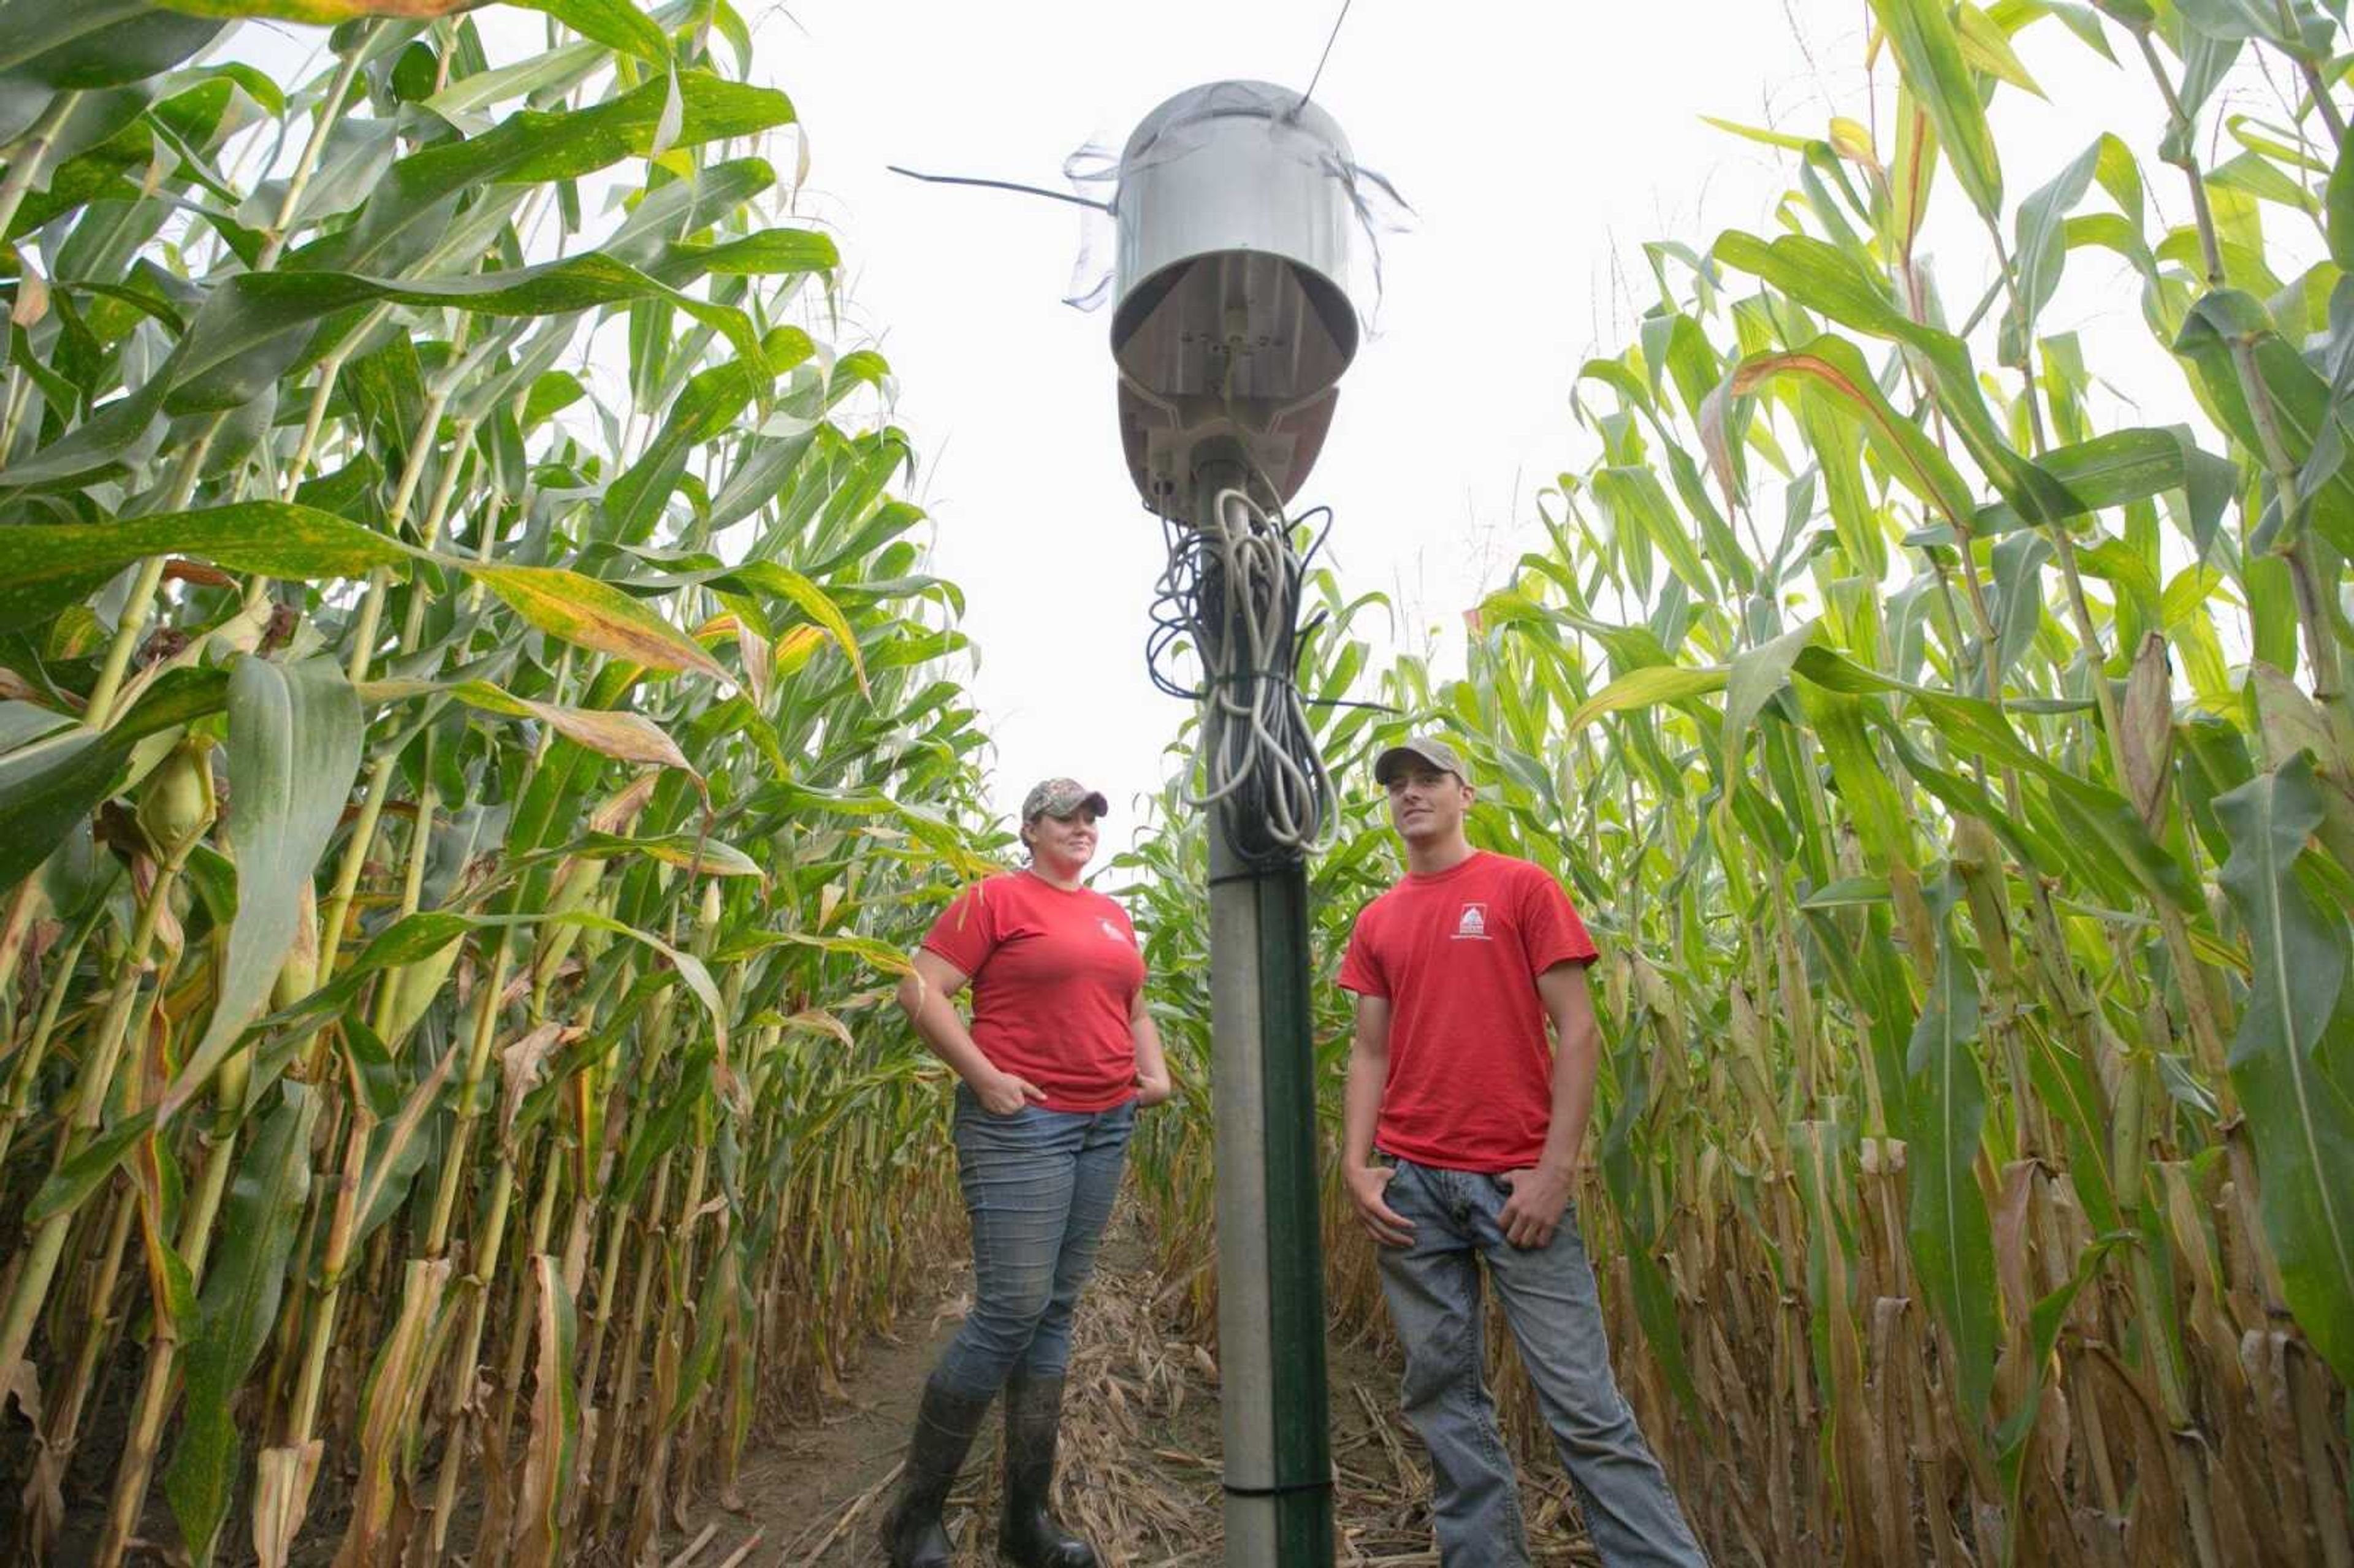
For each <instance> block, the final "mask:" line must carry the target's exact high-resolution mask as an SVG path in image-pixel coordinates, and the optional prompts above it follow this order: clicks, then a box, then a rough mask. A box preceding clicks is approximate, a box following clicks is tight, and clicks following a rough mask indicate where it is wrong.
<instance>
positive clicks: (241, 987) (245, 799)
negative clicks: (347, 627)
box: [160, 656, 362, 1121]
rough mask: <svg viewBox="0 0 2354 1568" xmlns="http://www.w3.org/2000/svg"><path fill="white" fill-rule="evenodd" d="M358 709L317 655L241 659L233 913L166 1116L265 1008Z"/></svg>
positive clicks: (356, 726)
mask: <svg viewBox="0 0 2354 1568" xmlns="http://www.w3.org/2000/svg"><path fill="white" fill-rule="evenodd" d="M361 728H362V726H361V724H360V705H359V699H358V697H357V695H356V694H354V692H353V691H352V688H351V683H349V682H347V681H345V679H344V675H343V672H342V671H341V670H339V669H337V668H336V667H335V665H334V663H333V662H330V661H328V660H324V659H308V660H304V661H302V662H300V663H293V664H281V663H276V662H272V661H270V660H267V659H260V658H254V657H252V656H248V657H246V658H243V659H240V660H239V661H238V662H237V663H236V664H235V666H233V667H232V668H231V670H230V672H229V678H228V779H229V815H228V833H229V837H230V841H231V842H232V843H233V844H234V845H235V846H236V860H237V919H236V922H235V924H234V925H232V926H231V927H230V928H229V938H228V951H227V953H226V955H225V956H224V958H223V959H222V961H221V968H220V978H219V980H218V981H217V984H216V986H215V988H214V998H213V1012H212V1018H211V1020H210V1022H207V1024H206V1026H205V1033H204V1036H203V1038H202V1039H200V1040H199V1041H198V1042H197V1043H196V1046H195V1048H194V1049H193V1050H192V1051H190V1053H189V1054H188V1059H187V1062H186V1065H183V1066H182V1067H181V1069H180V1072H179V1075H178V1076H177V1077H175V1079H174V1080H173V1084H172V1086H171V1088H170V1090H169V1091H168V1092H166V1093H165V1095H164V1100H163V1104H162V1107H161V1118H160V1119H163V1120H166V1121H168V1120H169V1119H170V1118H172V1116H173V1115H174V1114H175V1113H176V1112H177V1111H178V1110H179V1108H180V1107H182V1106H184V1105H186V1103H187V1102H188V1100H189V1099H190V1097H193V1096H195V1095H196V1093H198V1092H199V1091H200V1090H202V1089H203V1088H204V1086H206V1084H207V1083H208V1082H209V1081H210V1080H211V1078H212V1075H213V1071H214V1069H215V1068H217V1066H218V1065H220V1062H221V1060H222V1058H223V1057H225V1056H227V1055H228V1053H229V1051H230V1050H231V1049H232V1048H233V1047H234V1046H235V1045H236V1044H237V1042H238V1039H239V1036H240V1035H241V1034H243V1033H244V1032H245V1027H246V1025H247V1024H249V1023H250V1022H253V1020H254V1019H255V1018H256V1017H257V1016H258V1015H259V1014H260V1012H261V1011H262V1010H263V1008H264V1007H265V1005H266V1004H267V1003H268V1001H269V999H270V987H271V985H272V984H273V983H275V981H276V980H277V979H278V971H279V969H281V967H282V966H283V965H284V963H285V961H286V954H287V951H288V949H289V948H292V946H293V943H294V938H295V935H296V932H297V930H298V928H299V922H300V919H301V906H300V900H301V895H302V889H303V887H304V886H306V885H309V884H310V882H311V879H312V875H313V871H314V870H315V869H316V867H317V865H318V863H319V860H320V857H321V856H322V855H323V854H324V853H326V848H327V840H328V838H329V836H330V835H332V834H333V833H334V831H335V824H336V823H337V821H339V820H340V819H341V818H342V816H343V811H344V805H345V801H346V800H349V799H350V797H351V792H352V781H353V779H355V778H356V777H357V775H358V773H359V766H360V731H361Z"/></svg>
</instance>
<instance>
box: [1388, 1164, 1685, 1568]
mask: <svg viewBox="0 0 2354 1568" xmlns="http://www.w3.org/2000/svg"><path fill="white" fill-rule="evenodd" d="M1394 1166H1395V1169H1396V1171H1397V1174H1396V1175H1395V1176H1394V1177H1393V1178H1392V1179H1391V1181H1390V1184H1389V1190H1388V1192H1387V1193H1386V1194H1385V1195H1386V1197H1387V1199H1388V1202H1389V1205H1390V1207H1391V1208H1393V1209H1394V1210H1396V1211H1397V1212H1398V1213H1400V1214H1403V1215H1404V1216H1405V1218H1406V1219H1408V1220H1410V1221H1412V1222H1413V1224H1414V1242H1413V1245H1410V1246H1404V1247H1387V1246H1385V1247H1382V1248H1380V1249H1379V1253H1380V1258H1381V1270H1382V1288H1383V1292H1384V1294H1385V1295H1386V1296H1387V1297H1388V1298H1389V1304H1390V1315H1391V1316H1392V1318H1393V1319H1395V1321H1396V1323H1397V1331H1398V1338H1399V1339H1400V1340H1402V1341H1404V1343H1405V1414H1406V1418H1407V1419H1408V1420H1409V1421H1411V1422H1413V1423H1414V1427H1415V1430H1416V1432H1418V1433H1420V1434H1421V1435H1422V1441H1423V1445H1424V1446H1426V1448H1428V1449H1429V1450H1430V1467H1431V1474H1432V1477H1433V1479H1434V1481H1435V1486H1434V1488H1433V1490H1434V1491H1435V1492H1436V1494H1437V1495H1436V1497H1435V1498H1434V1499H1433V1501H1432V1510H1431V1511H1432V1514H1433V1516H1434V1519H1435V1522H1436V1524H1437V1534H1438V1552H1439V1557H1440V1560H1441V1561H1442V1562H1444V1563H1446V1565H1447V1568H1527V1563H1528V1561H1529V1549H1528V1535H1527V1531H1526V1530H1525V1528H1524V1527H1523V1525H1522V1520H1521V1500H1520V1489H1519V1486H1518V1484H1517V1483H1516V1482H1515V1481H1514V1479H1513V1476H1512V1460H1511V1455H1510V1454H1508V1453H1506V1452H1505V1451H1504V1443H1503V1437H1502V1436H1501V1434H1500V1432H1499V1431H1498V1429H1497V1425H1496V1407H1495V1404H1494V1402H1493V1401H1492V1400H1491V1399H1490V1397H1489V1394H1488V1390H1487V1387H1486V1385H1485V1384H1483V1383H1481V1382H1480V1370H1481V1352H1480V1308H1479V1289H1480V1287H1479V1263H1480V1259H1482V1258H1485V1259H1486V1260H1487V1265H1488V1277H1490V1279H1492V1280H1494V1281H1495V1285H1496V1297H1497V1299H1498V1300H1499V1301H1500V1302H1501V1303H1502V1305H1503V1308H1504V1319H1505V1321H1506V1322H1507V1323H1509V1324H1510V1325H1511V1331H1512V1338H1513V1340H1515V1341H1516V1342H1517V1343H1518V1344H1519V1346H1520V1351H1521V1364H1522V1366H1523V1367H1525V1368H1526V1369H1527V1370H1528V1374H1529V1382H1530V1383H1532V1384H1533V1385H1534V1386H1535V1388H1536V1394H1537V1404H1538V1406H1539V1408H1540V1409H1542V1410H1543V1413H1544V1419H1545V1425H1546V1426H1547V1427H1549V1428H1550V1429H1551V1430H1552V1432H1553V1441H1554V1443H1555V1444H1556V1445H1558V1446H1559V1447H1560V1450H1561V1461H1562V1464H1563V1465H1564V1467H1566V1468H1567V1469H1568V1471H1569V1478H1570V1482H1571V1484H1572V1485H1573V1486H1575V1488H1576V1489H1577V1497H1578V1501H1579V1502H1580V1503H1582V1504H1583V1505H1584V1507H1585V1523H1586V1528H1587V1529H1588V1530H1590V1531H1592V1532H1593V1535H1594V1545H1595V1550H1596V1552H1599V1553H1600V1554H1601V1557H1602V1561H1603V1562H1604V1563H1606V1564H1608V1565H1609V1568H1619V1565H1620V1564H1626V1563H1674V1564H1678V1565H1680V1568H1681V1565H1686V1564H1695V1563H1697V1564H1705V1563H1706V1562H1707V1559H1706V1558H1705V1557H1703V1556H1702V1553H1701V1550H1700V1546H1699V1544H1698V1543H1697V1542H1694V1541H1693V1539H1692V1533H1691V1526H1690V1525H1688V1524H1687V1523H1685V1522H1684V1516H1683V1510H1681V1508H1679V1507H1678V1506H1677V1504H1676V1498H1675V1493H1674V1492H1673V1491H1672V1490H1670V1488H1669V1486H1668V1478H1667V1475H1666V1473H1665V1472H1664V1471H1662V1470H1661V1469H1660V1468H1659V1460H1657V1459H1656V1458H1654V1457H1652V1455H1651V1450H1650V1447H1649V1445H1647V1444H1646V1443H1645V1442H1644V1441H1643V1434H1642V1432H1641V1430H1640V1429H1638V1427H1637V1426H1636V1425H1635V1415H1634V1413H1633V1412H1632V1411H1630V1410H1629V1409H1628V1407H1627V1401H1626V1400H1625V1399H1624V1398H1623V1397H1621V1395H1620V1394H1619V1393H1618V1385H1617V1382H1616V1381H1615V1380H1614V1379H1613V1378H1612V1377H1611V1375H1610V1347H1609V1344H1608V1341H1607V1340H1606V1338H1605V1337H1604V1333H1603V1326H1602V1304H1601V1301H1600V1299H1599V1298H1597V1297H1596V1294H1595V1288H1594V1270H1593V1268H1592V1267H1591V1266H1589V1265H1588V1264H1587V1263H1586V1260H1585V1240H1584V1239H1583V1238H1582V1237H1581V1236H1580V1235H1579V1234H1578V1228H1577V1208H1576V1205H1575V1204H1574V1203H1573V1204H1572V1205H1571V1206H1570V1207H1569V1208H1568V1209H1567V1210H1565V1211H1564V1213H1563V1214H1562V1217H1561V1224H1560V1226H1559V1228H1558V1229H1556V1230H1555V1231H1554V1232H1553V1240H1552V1241H1551V1242H1550V1243H1548V1244H1547V1245H1544V1246H1542V1247H1532V1248H1528V1249H1525V1250H1524V1249H1522V1248H1520V1247H1516V1246H1514V1245H1511V1243H1510V1242H1508V1241H1506V1240H1505V1239H1504V1233H1503V1231H1502V1229H1501V1227H1500V1225H1499V1224H1497V1219H1496V1216H1497V1215H1498V1213H1500V1212H1501V1210H1502V1209H1503V1206H1504V1200H1505V1198H1506V1197H1507V1196H1508V1195H1509V1193H1508V1191H1507V1189H1506V1188H1505V1186H1504V1184H1503V1182H1502V1181H1500V1180H1499V1179H1498V1178H1496V1177H1493V1176H1485V1175H1480V1174H1479V1173H1477V1172H1473V1171H1440V1170H1436V1169H1434V1168H1432V1167H1430V1166H1426V1165H1416V1164H1415V1163H1413V1162H1412V1161H1409V1160H1395V1161H1394Z"/></svg>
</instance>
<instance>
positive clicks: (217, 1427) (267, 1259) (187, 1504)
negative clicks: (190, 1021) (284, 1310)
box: [164, 1084, 319, 1563]
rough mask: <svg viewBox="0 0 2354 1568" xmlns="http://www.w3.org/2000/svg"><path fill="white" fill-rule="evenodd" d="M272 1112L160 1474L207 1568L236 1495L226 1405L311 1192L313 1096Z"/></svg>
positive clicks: (229, 1236)
mask: <svg viewBox="0 0 2354 1568" xmlns="http://www.w3.org/2000/svg"><path fill="white" fill-rule="evenodd" d="M281 1094H282V1096H283V1098H282V1099H281V1103H280V1105H279V1107H278V1108H277V1109H276V1110H274V1111H272V1112H271V1113H270V1115H269V1116H268V1117H267V1118H264V1119H263V1120H262V1123H261V1128H260V1132H259V1134H257V1135H256V1137H255V1138H254V1140H253V1142H252V1143H251V1144H250V1145H249V1147H248V1148H247V1150H246V1151H245V1155H244V1157H243V1158H242V1159H241V1160H239V1162H238V1168H237V1174H236V1176H235V1177H234V1179H233V1180H232V1181H231V1182H230V1186H229V1192H228V1202H227V1204H226V1206H225V1208H224V1209H223V1212H222V1215H221V1225H220V1242H219V1245H218V1246H217V1248H216V1250H215V1252H214V1254H213V1256H212V1259H211V1262H210V1265H209V1266H208V1267H207V1269H206V1272H205V1281H204V1290H203V1294H202V1296H201V1297H200V1298H199V1301H198V1311H199V1313H200V1314H201V1317H200V1321H199V1323H198V1326H197V1330H196V1334H195V1335H194V1336H193V1337H192V1338H191V1339H190V1340H189V1341H188V1351H187V1390H186V1404H185V1406H184V1411H185V1413H184V1414H183V1415H182V1418H181V1426H180V1436H179V1439H178V1442H177V1445H176V1446H175V1448H174V1449H173V1453H172V1461H171V1465H170V1467H169V1468H168V1469H166V1470H165V1472H164V1495H165V1497H167V1498H168V1499H170V1500H171V1504H172V1516H173V1518H174V1519H175V1520H177V1521H178V1522H179V1526H180V1535H181V1539H182V1540H183V1541H184V1542H186V1544H187V1549H188V1554H189V1556H190V1557H191V1558H192V1559H193V1560H194V1561H195V1562H196V1563H206V1562H208V1561H209V1560H210V1558H211V1555H212V1551H213V1545H214V1542H215V1539H216V1537H217V1535H218V1534H219V1532H220V1527H221V1523H222V1521H223V1520H226V1519H227V1518H228V1510H229V1505H230V1502H231V1499H232V1498H233V1496H234V1494H235V1491H236V1489H237V1478H238V1470H239V1465H240V1459H241V1456H240V1451H239V1450H240V1445H239V1439H238V1432H237V1425H236V1422H235V1420H234V1419H233V1417H232V1414H231V1411H230V1401H231V1400H232V1398H233V1397H234V1396H235V1394H236V1393H237V1390H238V1388H239V1385H241V1384H242V1383H244V1382H245V1379H246V1376H247V1374H248V1373H249V1372H251V1371H252V1368H253V1364H254V1362H255V1361H257V1360H258V1359H259V1358H260V1354H261V1350H262V1347H263V1346H264V1345H265V1344H267V1343H268V1342H269V1336H270V1328H271V1327H272V1325H274V1324H275V1323H276V1322H277V1320H278V1304H279V1300H280V1298H281V1295H282V1294H283V1292H284V1289H285V1284H286V1272H287V1263H288V1261H289V1259H290V1258H291V1257H292V1255H293V1250H294V1237H295V1234H296V1233H297V1231H298V1230H299V1229H300V1227H301V1224H302V1209H303V1205H304V1202H305V1201H306V1200H307V1198H308V1197H309V1194H310V1189H311V1130H312V1128H313V1125H314V1124H315V1123H316V1121H317V1120H318V1113H319V1099H318V1097H317V1096H316V1095H315V1094H313V1092H312V1091H311V1089H310V1088H309V1087H308V1086H305V1085H302V1084H288V1085H286V1086H285V1087H284V1089H283V1090H282V1091H281Z"/></svg>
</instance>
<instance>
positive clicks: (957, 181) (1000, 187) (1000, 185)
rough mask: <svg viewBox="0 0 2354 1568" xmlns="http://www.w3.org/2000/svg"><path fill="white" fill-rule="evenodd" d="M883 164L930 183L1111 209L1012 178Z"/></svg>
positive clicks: (889, 168) (1099, 203) (897, 171)
mask: <svg viewBox="0 0 2354 1568" xmlns="http://www.w3.org/2000/svg"><path fill="white" fill-rule="evenodd" d="M883 166H884V167H885V168H886V169H888V170H890V171H891V172H892V173H893V174H895V175H907V177H908V178H909V179H911V180H922V181H925V182H926V183H928V184H930V185H981V186H985V187H987V188H988V189H990V190H993V191H1020V192H1021V193H1022V194H1023V195H1024V196H1049V197H1051V198H1053V199H1054V200H1055V201H1066V202H1069V203H1070V204H1071V205H1072V206H1073V207H1094V208H1095V209H1096V210H1097V212H1109V211H1110V210H1111V204H1110V203H1109V202H1103V201H1093V200H1090V199H1089V198H1087V197H1086V196H1072V195H1071V194H1070V193H1069V192H1067V191H1050V190H1047V189H1046V188H1045V187H1044V186H1043V185H1018V184H1016V183H1015V182H1013V181H1012V180H981V179H975V178H973V177H972V176H971V175H919V174H917V172H916V171H915V170H913V169H903V168H901V167H900V166H899V165H898V164H884V165H883Z"/></svg>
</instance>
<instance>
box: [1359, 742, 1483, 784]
mask: <svg viewBox="0 0 2354 1568" xmlns="http://www.w3.org/2000/svg"><path fill="white" fill-rule="evenodd" d="M1409 758H1411V759H1412V760H1414V761H1416V762H1420V763H1424V764H1426V765H1427V766H1429V767H1432V768H1437V769H1438V770H1439V771H1440V772H1441V773H1455V768H1454V765H1453V764H1451V763H1447V762H1441V761H1440V760H1439V759H1438V758H1436V757H1433V756H1431V755H1430V754H1429V753H1428V752H1426V751H1424V750H1423V749H1422V748H1421V747H1415V746H1393V747H1390V748H1389V749H1388V750H1387V751H1384V752H1383V753H1382V754H1381V755H1380V756H1379V757H1376V758H1373V782H1374V783H1376V784H1387V783H1388V782H1389V781H1390V775H1391V774H1392V773H1394V772H1396V771H1397V767H1398V764H1400V763H1402V762H1405V761H1406V760H1408V759H1409ZM1456 777H1457V778H1458V779H1459V778H1461V777H1462V775H1461V774H1459V773H1457V774H1456Z"/></svg>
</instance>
